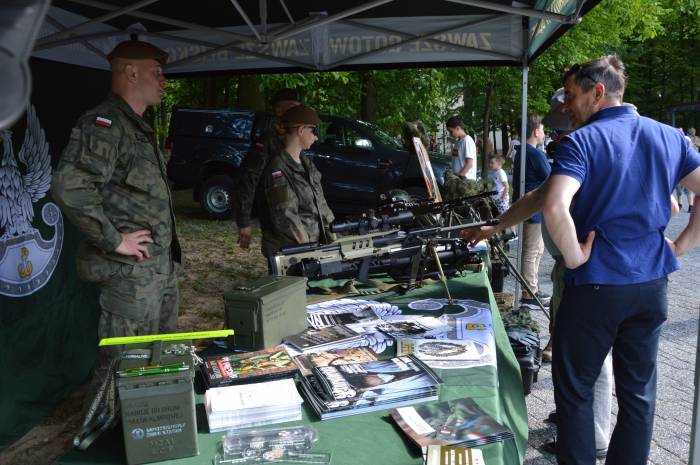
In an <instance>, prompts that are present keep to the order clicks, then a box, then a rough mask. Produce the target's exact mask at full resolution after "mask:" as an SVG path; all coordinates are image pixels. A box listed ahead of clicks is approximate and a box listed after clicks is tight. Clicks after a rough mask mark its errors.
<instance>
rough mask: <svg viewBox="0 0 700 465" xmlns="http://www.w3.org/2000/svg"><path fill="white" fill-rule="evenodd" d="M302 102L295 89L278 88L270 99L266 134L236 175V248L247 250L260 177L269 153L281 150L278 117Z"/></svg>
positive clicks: (233, 202)
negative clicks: (273, 118)
mask: <svg viewBox="0 0 700 465" xmlns="http://www.w3.org/2000/svg"><path fill="white" fill-rule="evenodd" d="M300 102H301V98H300V97H299V92H297V91H296V90H295V89H280V90H278V91H277V92H275V94H274V95H273V96H272V99H271V103H272V111H273V113H274V114H275V121H273V123H272V125H271V126H270V127H269V128H268V129H267V130H266V131H265V133H264V134H263V135H262V137H261V138H260V140H258V141H257V142H256V143H255V145H254V146H253V147H252V148H251V149H250V151H249V152H248V153H247V154H246V156H245V158H244V159H243V162H242V163H241V166H240V169H239V170H238V175H237V176H236V190H235V192H234V195H233V199H232V207H233V212H234V216H235V218H236V225H237V226H238V245H239V246H240V247H241V248H243V249H247V248H248V247H250V240H251V237H252V236H253V228H252V226H251V218H250V216H251V213H252V210H253V205H254V203H255V198H256V193H257V189H258V184H259V182H260V175H261V173H262V170H263V169H264V168H265V166H266V165H267V163H268V162H269V161H270V157H271V156H272V154H275V153H278V152H279V151H280V150H281V149H282V139H281V138H280V136H279V133H278V127H279V124H280V117H281V116H282V115H283V114H284V112H286V111H287V110H289V109H290V108H293V107H295V106H297V105H299V103H300Z"/></svg>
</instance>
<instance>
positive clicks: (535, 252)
mask: <svg viewBox="0 0 700 465" xmlns="http://www.w3.org/2000/svg"><path fill="white" fill-rule="evenodd" d="M526 131H527V132H526V134H527V136H526V138H525V142H526V144H527V145H526V146H525V192H524V193H521V192H520V152H517V153H516V154H515V156H514V157H513V200H518V199H519V198H520V197H522V196H523V195H524V194H527V193H528V192H530V191H532V190H534V189H537V188H538V187H539V186H540V185H541V184H542V183H544V182H545V181H546V180H547V177H549V172H550V171H551V169H552V168H551V166H550V165H549V162H548V161H547V156H546V155H545V154H544V152H542V151H541V150H539V149H537V145H538V144H540V143H541V142H543V141H544V126H543V125H542V117H541V116H539V115H537V114H534V113H533V114H529V115H528V116H527V122H526ZM522 241H523V244H522V251H523V253H522V260H521V270H522V274H523V278H524V279H525V281H526V282H527V284H528V286H529V287H530V289H532V291H533V292H534V293H535V294H536V295H537V297H538V298H539V299H540V301H541V302H542V303H543V304H544V305H547V304H548V303H549V296H548V295H546V294H545V293H544V292H541V291H539V289H538V287H537V284H538V278H537V276H538V272H539V268H540V260H541V259H542V254H543V253H544V242H543V241H542V215H540V214H539V213H538V214H535V215H533V216H532V217H531V218H528V219H527V220H526V221H525V223H523V237H522ZM520 298H521V300H520V303H521V306H522V307H525V308H529V309H535V310H536V309H539V305H538V304H537V300H535V298H534V296H532V295H530V293H529V292H528V291H527V290H526V289H525V287H524V286H523V289H522V292H521V297H520Z"/></svg>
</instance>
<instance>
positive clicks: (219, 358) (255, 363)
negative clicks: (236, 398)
mask: <svg viewBox="0 0 700 465" xmlns="http://www.w3.org/2000/svg"><path fill="white" fill-rule="evenodd" d="M200 369H201V371H202V375H203V376H204V382H205V384H206V386H207V388H214V387H219V386H229V385H232V384H245V383H254V382H258V381H261V380H271V379H277V378H288V377H292V376H294V374H295V373H296V371H297V366H296V365H295V364H294V361H293V360H292V358H291V357H290V356H289V354H288V353H287V351H286V350H284V348H283V347H274V348H269V349H264V350H259V351H257V352H245V353H237V354H224V355H216V356H211V357H205V358H204V363H202V365H200Z"/></svg>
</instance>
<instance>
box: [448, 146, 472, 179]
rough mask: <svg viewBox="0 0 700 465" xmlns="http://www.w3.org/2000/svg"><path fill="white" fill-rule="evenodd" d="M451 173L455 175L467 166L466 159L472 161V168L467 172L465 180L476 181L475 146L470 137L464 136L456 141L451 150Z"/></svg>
mask: <svg viewBox="0 0 700 465" xmlns="http://www.w3.org/2000/svg"><path fill="white" fill-rule="evenodd" d="M452 156H453V158H452V171H454V172H455V174H459V172H460V171H462V168H464V165H466V164H467V158H471V159H472V160H474V161H473V162H472V167H471V168H470V169H469V171H467V173H466V178H467V179H473V180H475V181H476V144H475V143H474V139H472V138H471V136H469V135H466V136H464V137H463V138H462V139H460V140H458V141H457V142H456V143H455V145H454V148H453V149H452Z"/></svg>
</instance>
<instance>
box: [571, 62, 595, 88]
mask: <svg viewBox="0 0 700 465" xmlns="http://www.w3.org/2000/svg"><path fill="white" fill-rule="evenodd" d="M569 73H570V74H571V75H573V76H576V77H577V78H578V77H579V76H582V77H585V78H587V79H590V80H591V81H593V83H594V84H597V83H598V82H600V81H598V79H596V78H594V77H593V76H591V74H590V73H589V72H588V71H586V70H585V69H584V67H583V66H581V65H580V64H579V63H576V64H575V65H574V66H572V67H571V68H570V69H569Z"/></svg>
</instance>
